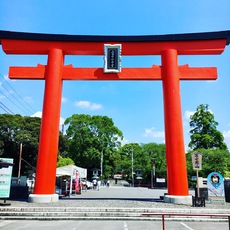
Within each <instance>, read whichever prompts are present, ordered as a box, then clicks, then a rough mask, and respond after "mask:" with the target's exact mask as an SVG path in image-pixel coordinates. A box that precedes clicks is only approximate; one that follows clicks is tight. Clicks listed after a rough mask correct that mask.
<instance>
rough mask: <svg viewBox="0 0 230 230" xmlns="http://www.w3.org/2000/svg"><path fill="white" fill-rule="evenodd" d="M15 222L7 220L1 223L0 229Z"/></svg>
mask: <svg viewBox="0 0 230 230" xmlns="http://www.w3.org/2000/svg"><path fill="white" fill-rule="evenodd" d="M13 222H15V220H5V221H3V222H1V223H0V227H3V226H6V225H7V224H11V223H13Z"/></svg>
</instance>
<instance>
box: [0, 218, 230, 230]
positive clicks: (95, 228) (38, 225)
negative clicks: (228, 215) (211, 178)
mask: <svg viewBox="0 0 230 230" xmlns="http://www.w3.org/2000/svg"><path fill="white" fill-rule="evenodd" d="M0 229H1V230H11V229H13V230H19V229H20V230H31V229H33V230H41V229H46V230H63V229H64V230H148V229H149V230H150V229H151V230H162V229H163V227H162V223H161V221H91V220H89V221H36V220H33V221H29V220H28V221H25V220H21V221H20V220H5V221H1V220H0ZM176 229H180V230H207V229H208V230H216V229H221V230H228V229H229V228H228V223H226V222H225V223H221V222H215V223H213V222H211V223H210V222H193V221H192V222H181V221H168V222H167V221H166V223H165V230H176Z"/></svg>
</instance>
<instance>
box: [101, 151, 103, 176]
mask: <svg viewBox="0 0 230 230" xmlns="http://www.w3.org/2000/svg"><path fill="white" fill-rule="evenodd" d="M102 176H103V149H102V150H101V179H102Z"/></svg>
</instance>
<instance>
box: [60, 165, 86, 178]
mask: <svg viewBox="0 0 230 230" xmlns="http://www.w3.org/2000/svg"><path fill="white" fill-rule="evenodd" d="M76 172H78V173H79V177H80V178H86V177H87V169H85V168H81V167H78V166H75V165H66V166H63V167H59V168H57V169H56V176H57V177H60V176H71V177H72V179H74V178H75V177H76Z"/></svg>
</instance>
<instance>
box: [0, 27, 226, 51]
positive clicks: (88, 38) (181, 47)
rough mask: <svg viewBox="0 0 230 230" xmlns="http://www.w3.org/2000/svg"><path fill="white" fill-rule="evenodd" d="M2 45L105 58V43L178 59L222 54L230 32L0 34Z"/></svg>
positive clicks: (10, 49)
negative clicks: (164, 53) (164, 52)
mask: <svg viewBox="0 0 230 230" xmlns="http://www.w3.org/2000/svg"><path fill="white" fill-rule="evenodd" d="M16 41H17V42H16ZM28 41H30V43H28ZM202 41H204V42H202ZM0 43H1V44H2V47H3V50H4V51H5V52H6V53H7V54H47V53H48V52H49V50H50V49H51V48H52V47H53V46H54V44H55V46H56V48H57V47H58V48H60V49H61V50H63V52H64V53H65V55H103V54H104V49H103V46H101V44H105V43H111V44H114V43H121V44H122V55H160V54H161V52H162V49H165V48H166V47H169V48H171V49H176V50H177V52H178V54H179V55H191V54H220V53H221V52H223V50H224V48H225V46H226V45H228V44H229V43H230V30H228V31H217V32H204V33H185V34H167V35H140V36H138V35H135V36H113V35H111V36H103V35H102V36H96V35H66V34H41V33H24V32H12V31H3V30H0Z"/></svg>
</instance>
